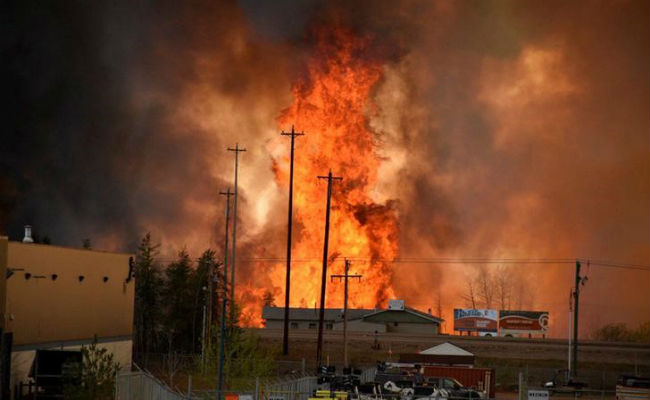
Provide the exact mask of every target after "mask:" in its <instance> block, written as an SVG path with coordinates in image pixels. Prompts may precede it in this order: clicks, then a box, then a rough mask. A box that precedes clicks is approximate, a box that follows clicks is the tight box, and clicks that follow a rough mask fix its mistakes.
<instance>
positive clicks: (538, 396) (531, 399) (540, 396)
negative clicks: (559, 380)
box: [528, 390, 548, 400]
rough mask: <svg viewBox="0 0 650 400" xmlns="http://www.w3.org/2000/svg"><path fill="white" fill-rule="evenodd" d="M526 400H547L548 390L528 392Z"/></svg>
mask: <svg viewBox="0 0 650 400" xmlns="http://www.w3.org/2000/svg"><path fill="white" fill-rule="evenodd" d="M528 400H548V390H529V391H528Z"/></svg>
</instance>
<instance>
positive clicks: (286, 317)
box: [280, 125, 304, 356]
mask: <svg viewBox="0 0 650 400" xmlns="http://www.w3.org/2000/svg"><path fill="white" fill-rule="evenodd" d="M280 134H281V135H282V136H291V162H290V164H289V221H288V222H287V279H286V282H285V284H284V333H283V336H282V354H284V355H285V356H286V355H288V354H289V293H290V292H291V231H292V222H293V154H294V144H295V140H296V136H302V135H304V132H300V133H298V132H296V131H295V130H294V129H293V125H291V133H289V132H284V131H282V132H281V133H280Z"/></svg>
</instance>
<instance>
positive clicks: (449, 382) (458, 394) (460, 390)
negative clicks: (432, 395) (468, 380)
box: [426, 376, 485, 399]
mask: <svg viewBox="0 0 650 400" xmlns="http://www.w3.org/2000/svg"><path fill="white" fill-rule="evenodd" d="M426 385H427V386H429V387H433V388H436V389H444V390H446V391H447V393H449V398H455V399H484V398H485V392H480V391H478V390H476V389H474V388H468V387H465V386H463V385H462V384H461V383H460V382H458V381H457V380H456V379H454V378H450V377H446V376H428V377H427V380H426Z"/></svg>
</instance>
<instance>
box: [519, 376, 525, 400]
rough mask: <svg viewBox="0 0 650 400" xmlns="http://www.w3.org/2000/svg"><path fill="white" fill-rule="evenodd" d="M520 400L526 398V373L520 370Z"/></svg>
mask: <svg viewBox="0 0 650 400" xmlns="http://www.w3.org/2000/svg"><path fill="white" fill-rule="evenodd" d="M518 398H519V400H524V373H523V372H521V371H519V397H518Z"/></svg>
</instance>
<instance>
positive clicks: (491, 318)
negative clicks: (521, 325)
mask: <svg viewBox="0 0 650 400" xmlns="http://www.w3.org/2000/svg"><path fill="white" fill-rule="evenodd" d="M454 330H455V331H461V332H496V331H497V311H496V310H474V309H463V308H456V309H454Z"/></svg>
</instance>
